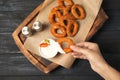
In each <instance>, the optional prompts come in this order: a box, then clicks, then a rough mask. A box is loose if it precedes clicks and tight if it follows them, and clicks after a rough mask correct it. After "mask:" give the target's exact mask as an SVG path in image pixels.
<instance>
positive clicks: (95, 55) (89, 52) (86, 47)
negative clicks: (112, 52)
mask: <svg viewBox="0 0 120 80" xmlns="http://www.w3.org/2000/svg"><path fill="white" fill-rule="evenodd" d="M71 49H72V50H73V52H72V53H71V54H72V55H73V56H74V57H75V58H80V59H87V60H88V61H89V62H90V65H91V68H92V69H93V70H94V71H95V72H98V73H99V72H100V71H101V69H102V68H103V67H104V66H103V65H106V64H107V63H106V61H105V60H104V58H103V56H102V55H101V52H100V50H99V47H98V45H97V44H96V43H90V42H81V43H78V44H76V45H73V46H71Z"/></svg>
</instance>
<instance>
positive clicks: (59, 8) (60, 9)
mask: <svg viewBox="0 0 120 80" xmlns="http://www.w3.org/2000/svg"><path fill="white" fill-rule="evenodd" d="M51 12H59V13H60V15H59V16H60V17H61V16H62V15H65V13H66V7H65V6H57V7H54V8H53V9H52V10H51Z"/></svg>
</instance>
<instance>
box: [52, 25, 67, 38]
mask: <svg viewBox="0 0 120 80" xmlns="http://www.w3.org/2000/svg"><path fill="white" fill-rule="evenodd" d="M58 30H60V31H61V33H58ZM51 33H52V34H53V36H55V37H57V38H62V37H65V36H66V29H65V27H63V26H61V25H60V24H58V23H57V24H54V25H53V26H52V27H51Z"/></svg>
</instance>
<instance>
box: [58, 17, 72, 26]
mask: <svg viewBox="0 0 120 80" xmlns="http://www.w3.org/2000/svg"><path fill="white" fill-rule="evenodd" d="M69 17H70V16H69V15H64V16H62V17H60V19H59V22H60V24H61V25H62V26H64V27H66V26H67V25H69V24H70V23H71V21H73V20H72V19H69Z"/></svg>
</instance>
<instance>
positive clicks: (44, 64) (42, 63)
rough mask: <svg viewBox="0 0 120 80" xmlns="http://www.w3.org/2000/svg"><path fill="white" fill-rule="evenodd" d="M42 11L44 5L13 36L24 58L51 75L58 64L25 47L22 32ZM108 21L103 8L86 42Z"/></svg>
mask: <svg viewBox="0 0 120 80" xmlns="http://www.w3.org/2000/svg"><path fill="white" fill-rule="evenodd" d="M41 9H42V5H41V4H40V5H39V6H38V7H37V8H36V9H35V10H34V11H33V12H32V13H31V14H30V15H29V16H28V17H26V19H25V20H24V21H23V22H22V23H21V24H20V25H19V26H18V28H17V29H16V30H15V31H14V32H13V34H12V36H13V38H14V40H15V43H16V45H17V46H18V47H19V49H20V50H21V52H22V53H23V54H24V56H25V57H26V58H27V59H28V60H29V61H30V62H31V63H32V64H33V65H35V66H36V67H37V68H38V69H40V70H41V71H43V72H44V73H49V72H50V71H52V70H54V69H55V68H56V67H58V66H59V65H58V64H55V63H52V62H49V61H47V60H45V59H43V58H42V57H40V56H37V55H35V54H33V53H31V52H29V51H28V50H26V49H25V47H24V45H23V44H24V42H25V40H26V38H25V37H24V36H23V35H22V33H21V30H22V28H23V27H24V26H28V27H32V24H33V22H34V21H35V19H36V17H37V16H38V14H39V12H40V10H41ZM107 19H108V16H107V15H106V13H105V12H104V10H103V9H102V8H101V9H100V11H99V14H98V16H97V18H96V20H95V22H94V24H93V26H92V28H91V30H90V32H89V34H88V35H87V38H86V41H88V40H89V39H90V38H91V37H92V36H93V35H94V34H95V33H96V32H97V31H98V30H99V29H100V28H101V27H102V25H103V23H104V22H105V21H106V20H107Z"/></svg>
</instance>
